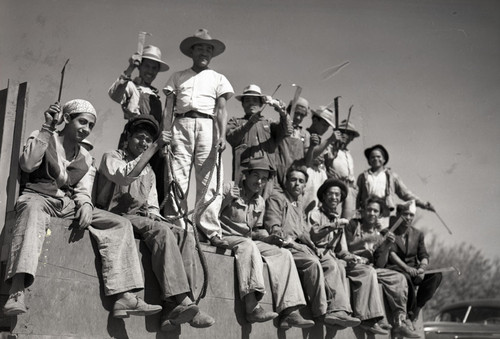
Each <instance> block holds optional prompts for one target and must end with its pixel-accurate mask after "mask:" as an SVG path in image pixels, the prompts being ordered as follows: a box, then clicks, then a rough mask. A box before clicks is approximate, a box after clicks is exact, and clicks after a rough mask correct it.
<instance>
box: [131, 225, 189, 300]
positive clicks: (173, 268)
mask: <svg viewBox="0 0 500 339" xmlns="http://www.w3.org/2000/svg"><path fill="white" fill-rule="evenodd" d="M124 217H125V218H127V219H128V220H130V222H131V223H132V226H133V227H134V232H135V233H136V234H137V235H139V236H140V238H141V240H143V241H144V243H145V244H146V246H147V247H148V249H149V251H150V252H151V266H152V269H153V272H154V274H155V276H156V279H157V280H158V283H159V285H160V288H161V291H162V295H161V298H162V299H163V300H166V299H167V298H169V297H172V296H176V295H179V294H182V293H186V294H188V295H190V296H191V297H192V296H193V295H192V293H190V292H191V291H193V292H194V288H193V287H194V286H192V285H190V283H191V284H194V282H195V279H194V272H195V270H196V263H195V261H194V257H195V252H194V237H193V234H192V233H190V232H188V231H187V230H184V229H182V228H180V227H178V226H175V225H171V224H169V223H167V222H160V221H154V220H152V219H150V218H148V217H143V216H140V215H124Z"/></svg>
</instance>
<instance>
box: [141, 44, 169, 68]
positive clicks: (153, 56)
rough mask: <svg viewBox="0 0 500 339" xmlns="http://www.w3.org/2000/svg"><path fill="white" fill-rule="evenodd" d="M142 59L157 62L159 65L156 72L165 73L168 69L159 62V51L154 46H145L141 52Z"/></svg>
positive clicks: (164, 64)
mask: <svg viewBox="0 0 500 339" xmlns="http://www.w3.org/2000/svg"><path fill="white" fill-rule="evenodd" d="M142 58H143V59H149V60H153V61H156V62H158V63H159V64H160V70H159V71H158V72H166V71H168V70H169V69H170V67H168V65H167V64H166V63H165V62H163V61H162V60H161V50H160V49H159V48H158V47H156V46H152V45H149V46H145V47H144V49H143V51H142Z"/></svg>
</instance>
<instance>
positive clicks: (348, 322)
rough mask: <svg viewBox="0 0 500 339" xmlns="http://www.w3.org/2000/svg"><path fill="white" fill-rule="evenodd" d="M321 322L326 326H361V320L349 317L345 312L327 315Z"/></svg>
mask: <svg viewBox="0 0 500 339" xmlns="http://www.w3.org/2000/svg"><path fill="white" fill-rule="evenodd" d="M323 321H324V322H325V324H327V325H339V326H342V327H356V326H358V325H359V324H361V320H359V319H358V318H354V317H351V316H350V315H349V314H347V312H346V311H335V312H330V313H327V314H326V315H325V318H324V319H323Z"/></svg>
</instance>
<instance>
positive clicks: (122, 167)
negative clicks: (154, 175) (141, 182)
mask: <svg viewBox="0 0 500 339" xmlns="http://www.w3.org/2000/svg"><path fill="white" fill-rule="evenodd" d="M140 159H141V156H138V157H137V158H135V159H134V160H132V161H128V162H127V161H125V160H123V158H122V156H121V155H120V153H118V151H113V152H109V153H105V154H104V155H103V156H102V161H101V166H100V167H99V173H100V174H101V175H104V176H106V178H108V179H109V180H110V181H112V182H114V183H115V184H117V185H119V186H128V185H130V184H131V183H133V182H134V181H135V180H136V179H137V178H138V177H133V176H130V175H129V173H130V172H131V171H132V170H133V169H134V168H135V166H137V163H138V162H139V160H140Z"/></svg>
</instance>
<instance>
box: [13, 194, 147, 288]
mask: <svg viewBox="0 0 500 339" xmlns="http://www.w3.org/2000/svg"><path fill="white" fill-rule="evenodd" d="M75 212H76V211H75V202H74V201H73V200H71V199H70V198H68V197H64V198H54V197H51V196H48V195H44V194H39V193H33V192H26V193H24V194H22V195H21V196H20V197H19V199H18V200H17V203H16V224H15V226H14V228H13V235H12V242H11V247H10V255H9V260H8V262H7V277H6V281H10V279H12V277H13V276H14V275H15V274H17V273H25V274H26V281H25V286H26V287H28V286H30V285H31V284H32V283H33V281H34V279H35V274H36V269H37V266H38V257H39V255H40V253H41V251H42V245H43V242H44V240H45V234H46V231H47V229H48V228H49V226H50V217H59V218H64V219H74V218H75ZM91 225H92V226H89V228H88V230H89V232H90V234H92V236H93V237H94V239H95V240H96V242H97V247H98V249H99V253H100V254H101V261H102V276H103V281H104V293H105V294H106V295H113V294H117V293H121V292H126V291H136V290H139V289H142V288H144V282H143V279H142V274H141V267H140V262H139V257H138V254H137V249H136V246H135V240H134V233H133V230H132V225H131V224H130V221H128V220H127V219H125V218H123V217H121V216H119V215H116V214H113V213H110V212H107V211H103V210H100V209H98V208H94V210H93V213H92V222H91ZM75 259H76V258H75Z"/></svg>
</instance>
